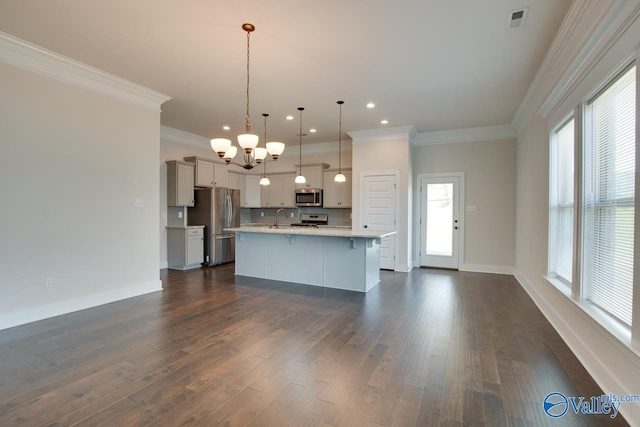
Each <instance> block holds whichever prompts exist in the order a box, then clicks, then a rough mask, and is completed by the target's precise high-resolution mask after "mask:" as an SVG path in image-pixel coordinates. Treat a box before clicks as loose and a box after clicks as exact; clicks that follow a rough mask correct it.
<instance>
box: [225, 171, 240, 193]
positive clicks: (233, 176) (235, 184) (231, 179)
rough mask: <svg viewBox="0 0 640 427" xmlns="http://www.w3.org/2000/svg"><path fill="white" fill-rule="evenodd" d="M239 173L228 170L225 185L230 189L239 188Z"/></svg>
mask: <svg viewBox="0 0 640 427" xmlns="http://www.w3.org/2000/svg"><path fill="white" fill-rule="evenodd" d="M240 176H241V175H240V174H239V173H235V172H228V174H227V187H228V188H231V189H232V190H240Z"/></svg>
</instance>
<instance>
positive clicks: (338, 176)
mask: <svg viewBox="0 0 640 427" xmlns="http://www.w3.org/2000/svg"><path fill="white" fill-rule="evenodd" d="M337 104H338V105H339V106H340V121H339V123H340V124H339V129H340V130H339V131H338V132H339V133H338V173H337V174H336V176H335V177H334V178H333V180H334V181H335V182H346V181H347V177H346V176H344V174H343V173H342V104H344V101H338V102H337Z"/></svg>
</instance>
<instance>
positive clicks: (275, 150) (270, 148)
mask: <svg viewBox="0 0 640 427" xmlns="http://www.w3.org/2000/svg"><path fill="white" fill-rule="evenodd" d="M267 152H268V153H269V154H271V157H273V158H274V159H277V158H278V157H279V156H280V155H281V154H282V153H283V152H284V144H283V143H282V142H275V141H273V142H267Z"/></svg>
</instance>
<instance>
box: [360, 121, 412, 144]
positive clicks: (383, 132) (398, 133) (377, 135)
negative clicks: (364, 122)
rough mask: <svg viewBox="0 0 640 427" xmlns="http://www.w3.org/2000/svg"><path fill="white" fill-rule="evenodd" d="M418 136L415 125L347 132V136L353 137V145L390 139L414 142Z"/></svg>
mask: <svg viewBox="0 0 640 427" xmlns="http://www.w3.org/2000/svg"><path fill="white" fill-rule="evenodd" d="M416 134H417V131H416V127H415V126H414V125H409V126H397V127H391V128H384V129H373V130H359V131H351V132H347V135H349V136H350V137H351V143H352V144H359V143H363V142H373V141H380V140H385V139H390V138H408V139H409V140H412V139H413V138H414V137H415V136H416Z"/></svg>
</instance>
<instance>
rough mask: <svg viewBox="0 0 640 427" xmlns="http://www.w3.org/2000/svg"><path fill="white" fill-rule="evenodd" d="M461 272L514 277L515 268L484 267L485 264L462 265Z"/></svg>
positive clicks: (500, 266) (501, 266) (502, 266)
mask: <svg viewBox="0 0 640 427" xmlns="http://www.w3.org/2000/svg"><path fill="white" fill-rule="evenodd" d="M459 270H460V271H470V272H474V273H492V274H509V275H513V267H506V266H504V265H484V264H462V265H461V266H460V268H459Z"/></svg>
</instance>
